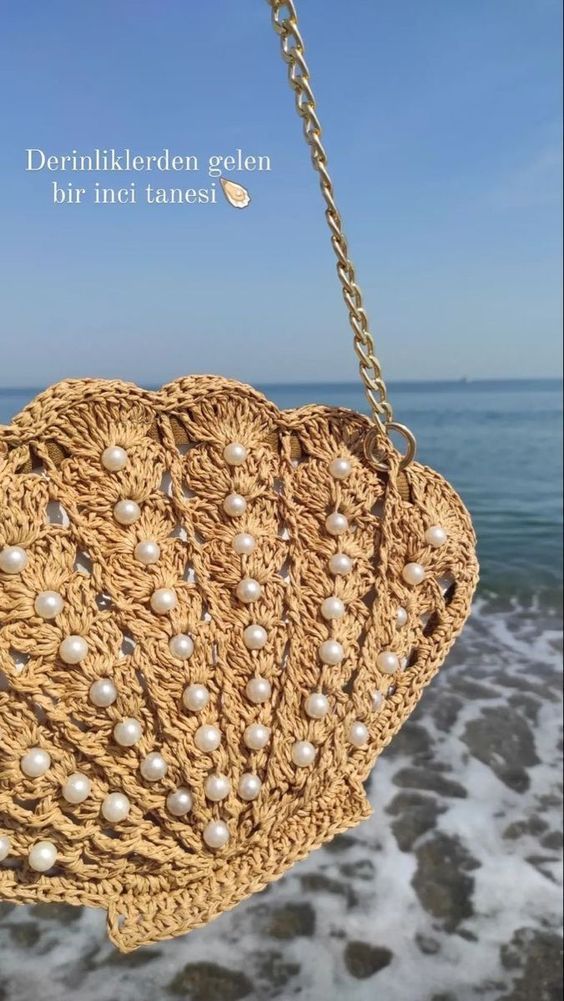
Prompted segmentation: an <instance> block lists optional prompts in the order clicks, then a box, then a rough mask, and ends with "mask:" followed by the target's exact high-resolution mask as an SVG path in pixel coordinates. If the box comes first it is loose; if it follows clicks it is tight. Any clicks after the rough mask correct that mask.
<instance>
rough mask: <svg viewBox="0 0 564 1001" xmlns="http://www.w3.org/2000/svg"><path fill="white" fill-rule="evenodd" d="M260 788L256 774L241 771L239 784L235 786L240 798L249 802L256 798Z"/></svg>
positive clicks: (260, 784) (260, 783)
mask: <svg viewBox="0 0 564 1001" xmlns="http://www.w3.org/2000/svg"><path fill="white" fill-rule="evenodd" d="M261 789H262V782H261V780H260V779H259V777H258V775H253V773H252V772H243V774H242V775H241V778H240V779H239V785H238V786H237V792H238V794H239V796H240V797H241V799H244V800H245V802H247V803H250V801H251V800H252V799H256V798H257V796H258V795H259V793H260V791H261Z"/></svg>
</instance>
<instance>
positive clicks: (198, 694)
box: [182, 685, 210, 713]
mask: <svg viewBox="0 0 564 1001" xmlns="http://www.w3.org/2000/svg"><path fill="white" fill-rule="evenodd" d="M209 700H210V693H209V692H208V690H207V688H206V686H205V685H188V687H187V688H185V689H184V692H183V693H182V701H183V703H184V705H185V706H186V708H187V709H191V710H192V712H193V713H199V712H200V711H201V710H202V709H205V708H206V706H207V704H208V702H209Z"/></svg>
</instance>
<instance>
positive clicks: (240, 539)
mask: <svg viewBox="0 0 564 1001" xmlns="http://www.w3.org/2000/svg"><path fill="white" fill-rule="evenodd" d="M232 545H233V549H234V550H235V552H236V553H238V554H239V556H248V555H249V553H252V552H253V550H254V549H255V547H256V540H255V538H254V536H253V535H250V534H249V532H239V535H236V536H235V538H234V539H233V543H232Z"/></svg>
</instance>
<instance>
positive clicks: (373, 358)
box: [267, 0, 415, 467]
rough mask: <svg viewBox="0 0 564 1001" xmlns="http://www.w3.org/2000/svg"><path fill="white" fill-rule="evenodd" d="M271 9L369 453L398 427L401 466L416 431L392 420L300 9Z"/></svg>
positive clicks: (288, 4)
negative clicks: (321, 219) (358, 388)
mask: <svg viewBox="0 0 564 1001" xmlns="http://www.w3.org/2000/svg"><path fill="white" fill-rule="evenodd" d="M267 3H268V4H269V6H270V8H271V11H272V24H273V27H274V29H275V31H276V32H277V34H278V35H279V37H280V47H281V51H282V57H283V59H284V60H285V62H286V63H287V65H288V79H289V81H290V86H291V87H292V89H293V91H294V96H295V100H296V109H297V111H298V114H299V116H300V118H301V119H302V125H303V132H304V136H305V139H306V142H307V144H308V146H309V149H310V152H311V161H312V163H313V166H314V169H315V171H316V173H317V174H318V176H319V183H320V187H321V194H322V195H323V199H324V201H325V205H326V208H325V218H326V219H327V223H328V226H329V231H330V234H331V244H332V246H333V250H334V252H335V256H336V258H337V274H338V276H339V281H340V283H341V288H342V292H343V298H344V300H345V305H346V307H347V310H348V314H349V322H350V325H351V328H352V332H353V344H354V350H355V352H356V355H357V357H358V360H359V372H360V378H361V380H362V383H363V385H364V391H365V394H366V398H367V400H368V404H369V407H370V413H371V416H372V422H373V428H372V430H371V432H369V434H368V435H367V438H366V444H365V451H366V455H367V458H369V459H371V460H372V461H374V462H375V463H376V464H378V439H379V437H380V436H381V435H382V434H386V435H388V436H389V435H390V433H391V432H396V433H397V434H399V436H400V437H401V438H402V439H403V442H404V446H405V452H404V456H403V459H402V466H403V467H405V466H407V465H409V463H410V462H411V461H412V459H413V458H414V456H415V437H414V435H413V434H412V432H411V431H410V430H409V428H407V427H405V425H403V424H398V423H397V421H394V414H393V410H392V405H391V403H390V401H389V399H388V392H387V389H386V384H385V382H384V379H383V376H382V366H381V364H380V361H379V360H378V357H377V355H376V353H375V347H374V340H373V337H372V334H371V333H370V328H369V324H368V318H367V316H366V312H365V310H364V306H363V300H362V292H361V290H360V288H359V286H358V283H357V280H356V272H355V269H354V265H353V263H352V261H351V259H350V257H349V250H348V244H347V241H346V238H345V235H344V233H343V224H342V220H341V216H340V213H339V210H338V209H337V206H336V204H335V194H334V189H333V182H332V181H331V177H330V176H329V171H328V169H327V153H326V152H325V149H324V147H323V143H322V141H321V124H320V122H319V118H318V116H317V103H316V100H315V97H314V94H313V90H312V87H311V80H310V73H309V68H308V65H307V63H306V60H305V54H304V43H303V39H302V36H301V34H300V30H299V27H298V14H297V10H296V3H295V2H294V0H267Z"/></svg>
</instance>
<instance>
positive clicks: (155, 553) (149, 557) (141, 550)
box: [135, 539, 161, 567]
mask: <svg viewBox="0 0 564 1001" xmlns="http://www.w3.org/2000/svg"><path fill="white" fill-rule="evenodd" d="M160 555H161V547H160V546H159V544H158V542H154V541H153V540H152V539H143V541H142V542H138V543H137V545H136V546H135V559H136V560H138V562H139V563H143V564H144V566H146V567H150V566H152V564H153V563H157V562H158V560H159V557H160Z"/></svg>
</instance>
